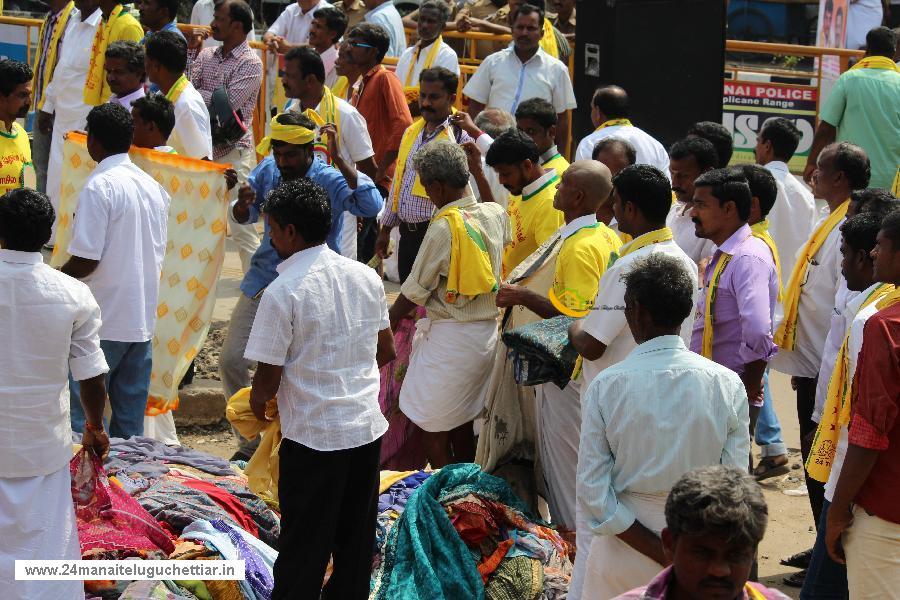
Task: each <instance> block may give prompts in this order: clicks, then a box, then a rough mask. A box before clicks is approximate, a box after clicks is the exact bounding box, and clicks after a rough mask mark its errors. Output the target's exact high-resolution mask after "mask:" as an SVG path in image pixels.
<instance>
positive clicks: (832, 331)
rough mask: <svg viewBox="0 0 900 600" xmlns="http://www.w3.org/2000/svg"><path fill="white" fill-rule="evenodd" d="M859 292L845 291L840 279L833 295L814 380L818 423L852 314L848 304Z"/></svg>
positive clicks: (813, 417) (842, 280) (844, 280)
mask: <svg viewBox="0 0 900 600" xmlns="http://www.w3.org/2000/svg"><path fill="white" fill-rule="evenodd" d="M857 296H859V292H851V291H850V290H849V289H847V280H846V279H844V278H843V276H842V277H841V280H840V285H839V286H838V291H837V293H836V294H835V295H834V309H833V310H832V311H831V327H829V329H828V335H826V336H825V345H824V346H823V347H822V362H821V364H820V365H819V377H818V379H817V380H816V403H815V407H814V408H813V413H812V420H813V421H815V422H816V423H818V422H819V421H820V420H821V419H822V411H823V410H824V408H825V400H826V398H827V397H828V382H829V381H830V380H831V375H832V373H834V364H835V362H837V356H838V353H839V352H840V351H841V344H843V343H844V336H845V335H847V328H848V327H850V321H848V319H850V320H852V318H853V315H854V313H855V311H854V312H850V311H849V310H848V308H849V304H850V302H851V301H853V300H854V299H855V298H856V297H857Z"/></svg>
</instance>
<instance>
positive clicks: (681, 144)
mask: <svg viewBox="0 0 900 600" xmlns="http://www.w3.org/2000/svg"><path fill="white" fill-rule="evenodd" d="M718 162H719V156H718V154H717V153H716V148H715V146H713V145H712V142H710V141H709V140H706V139H703V138H700V137H689V138H685V139H683V140H681V141H678V142H675V143H674V144H673V145H672V148H671V150H669V173H670V174H671V176H672V191H673V192H674V193H675V200H676V202H673V203H672V208H671V209H670V210H669V216H668V217H666V227H668V228H669V229H671V230H672V235H673V236H674V238H675V243H676V244H678V245H679V246H680V247H681V249H682V250H684V252H685V253H686V254H687V255H688V256H690V257H691V260H693V261H694V262H695V263H697V264H700V261H701V260H703V259H704V258H706V257H707V256H710V255H711V254H712V253H713V251H714V249H715V248H714V247H713V245H712V243H711V242H709V241H708V240H705V239H703V238H700V237H698V236H697V235H695V229H694V223H693V221H691V208H692V207H693V204H694V180H695V179H697V178H698V177H700V175H702V174H703V173H706V172H707V171H711V170H713V169H715V168H716V165H717V164H718Z"/></svg>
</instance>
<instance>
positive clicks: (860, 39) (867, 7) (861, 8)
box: [844, 0, 884, 50]
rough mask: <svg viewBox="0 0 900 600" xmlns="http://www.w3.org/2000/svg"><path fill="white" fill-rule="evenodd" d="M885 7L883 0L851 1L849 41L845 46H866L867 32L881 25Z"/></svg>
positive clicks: (849, 8)
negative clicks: (882, 3)
mask: <svg viewBox="0 0 900 600" xmlns="http://www.w3.org/2000/svg"><path fill="white" fill-rule="evenodd" d="M883 16H884V8H883V7H882V5H881V0H855V1H851V2H850V4H849V7H848V9H847V41H846V43H845V44H844V47H845V48H850V49H851V50H856V49H858V48H865V47H866V34H867V33H869V31H871V30H872V29H874V28H875V27H878V26H879V25H881V19H882V17H883Z"/></svg>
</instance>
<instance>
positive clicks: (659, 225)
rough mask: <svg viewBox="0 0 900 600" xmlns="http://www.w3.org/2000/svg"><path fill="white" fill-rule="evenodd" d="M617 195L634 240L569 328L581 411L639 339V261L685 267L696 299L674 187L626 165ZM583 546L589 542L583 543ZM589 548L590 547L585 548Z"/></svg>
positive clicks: (581, 527)
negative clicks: (631, 309) (628, 285)
mask: <svg viewBox="0 0 900 600" xmlns="http://www.w3.org/2000/svg"><path fill="white" fill-rule="evenodd" d="M613 186H614V187H613V195H612V198H611V199H610V202H611V203H612V205H613V212H614V214H615V218H616V221H617V223H618V226H619V230H620V231H622V232H623V233H627V234H629V235H631V236H632V237H633V238H634V239H633V241H632V242H630V243H628V244H625V245H624V246H622V247H621V248H619V258H618V259H617V260H616V261H615V262H614V263H613V264H612V266H610V267H609V268H608V269H607V271H606V272H605V273H604V274H603V277H601V279H600V286H599V288H598V291H597V298H596V299H595V300H594V309H593V310H592V311H591V313H590V314H589V315H588V316H587V317H586V318H585V319H583V320H581V321H576V322H575V323H573V324H572V326H571V327H570V329H569V339H570V341H571V342H572V345H573V346H574V348H575V349H576V350H577V351H578V353H579V354H580V355H581V356H582V357H583V358H584V363H583V367H582V378H583V381H582V384H581V389H582V409H583V408H584V406H585V404H584V399H585V396H584V394H585V393H586V390H587V389H588V385H589V384H590V383H591V382H592V381H593V380H594V379H595V378H596V377H597V375H599V374H600V373H602V372H603V371H604V370H605V369H608V368H610V367H612V366H613V365H616V364H618V363H619V362H621V361H622V360H623V359H625V357H627V356H628V355H629V353H631V352H632V350H634V348H635V345H636V344H635V338H634V337H633V336H632V332H631V331H630V330H629V329H628V326H627V325H628V323H627V319H626V314H625V311H624V308H623V307H624V306H625V292H626V290H625V283H624V281H623V280H622V274H623V273H625V272H627V271H628V270H629V269H631V268H632V267H633V266H634V264H635V262H636V261H640V260H643V259H644V258H646V257H648V256H651V255H656V254H662V255H665V256H667V257H670V258H672V259H674V260H675V261H677V262H678V264H680V265H681V268H682V269H683V270H684V271H685V272H686V273H687V275H688V277H689V278H690V280H691V282H692V286H693V287H692V289H693V290H694V292H693V296H692V298H691V300H692V301H696V290H697V265H696V264H695V263H694V261H692V260H691V259H690V258H689V257H688V256H687V254H685V253H684V251H683V250H682V249H681V248H679V247H678V245H677V244H676V243H675V242H674V241H673V239H672V232H671V231H670V230H669V229H668V228H667V227H666V226H665V219H666V214H668V211H669V205H670V204H671V202H672V189H671V187H670V186H669V182H668V180H667V179H666V178H665V176H664V175H663V174H662V172H660V171H659V169H656V168H654V167H651V166H650V165H634V166H629V167H625V168H624V169H622V171H620V172H619V173H618V174H617V175H616V176H615V178H613ZM693 324H694V311H693V310H692V311H690V312H689V313H688V314H687V316H686V317H685V318H684V319H683V322H682V323H681V329H680V331H679V335H680V336H681V338H682V340H683V343H684V344H685V346H686V345H687V344H688V343H689V342H690V339H691V330H692V328H693ZM576 522H577V526H578V530H577V532H576V534H577V535H578V536H579V537H580V538H581V539H584V538H587V539H590V537H591V536H590V531H589V529H588V528H587V526H586V525H587V524H586V522H585V521H584V518H583V515H582V514H581V512H580V511H578V513H577V521H576ZM579 543H580V544H585V542H582V541H580V540H579ZM581 547H582V548H583V549H585V550H587V549H588V548H589V547H590V546H589V545H583V546H581ZM587 557H588V553H587V552H586V551H585V552H582V553H580V554H579V555H576V562H575V572H574V573H573V578H572V584H571V586H570V589H569V595H570V596H572V597H573V598H580V597H581V591H582V584H583V581H584V580H583V577H584V566H585V563H586V561H587Z"/></svg>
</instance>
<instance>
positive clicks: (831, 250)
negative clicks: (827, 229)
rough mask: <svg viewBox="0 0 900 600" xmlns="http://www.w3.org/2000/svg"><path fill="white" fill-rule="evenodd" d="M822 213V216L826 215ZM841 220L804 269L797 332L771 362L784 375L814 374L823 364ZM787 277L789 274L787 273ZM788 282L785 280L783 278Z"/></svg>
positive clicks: (837, 267)
mask: <svg viewBox="0 0 900 600" xmlns="http://www.w3.org/2000/svg"><path fill="white" fill-rule="evenodd" d="M827 216H828V215H825V217H824V218H827ZM843 223H844V221H843V220H842V221H840V222H839V223H838V224H837V225H836V226H835V228H834V229H832V230H831V233H830V234H829V235H828V237H827V238H825V243H824V244H822V247H821V248H819V251H818V252H817V253H816V255H815V256H814V257H813V258H812V262H811V263H810V265H809V269H808V270H807V271H806V283H805V284H804V285H803V288H802V293H801V294H800V305H799V311H798V319H797V336H796V339H795V341H794V349H793V350H786V349H784V348H779V349H778V354H776V355H775V358H773V359H772V362H771V363H770V364H771V365H772V368H773V369H775V370H776V371H780V372H781V373H784V374H786V375H793V376H796V377H808V378H813V377H815V376H816V375H817V374H818V373H819V367H820V366H821V365H822V353H823V350H824V348H825V338H826V337H827V335H828V331H829V329H830V326H831V315H832V314H833V313H834V307H835V302H836V301H835V295H836V294H837V291H838V288H839V287H840V281H841V279H842V277H841V225H842V224H843ZM787 277H788V278H789V277H790V275H787ZM784 284H785V286H787V280H785V282H784Z"/></svg>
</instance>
